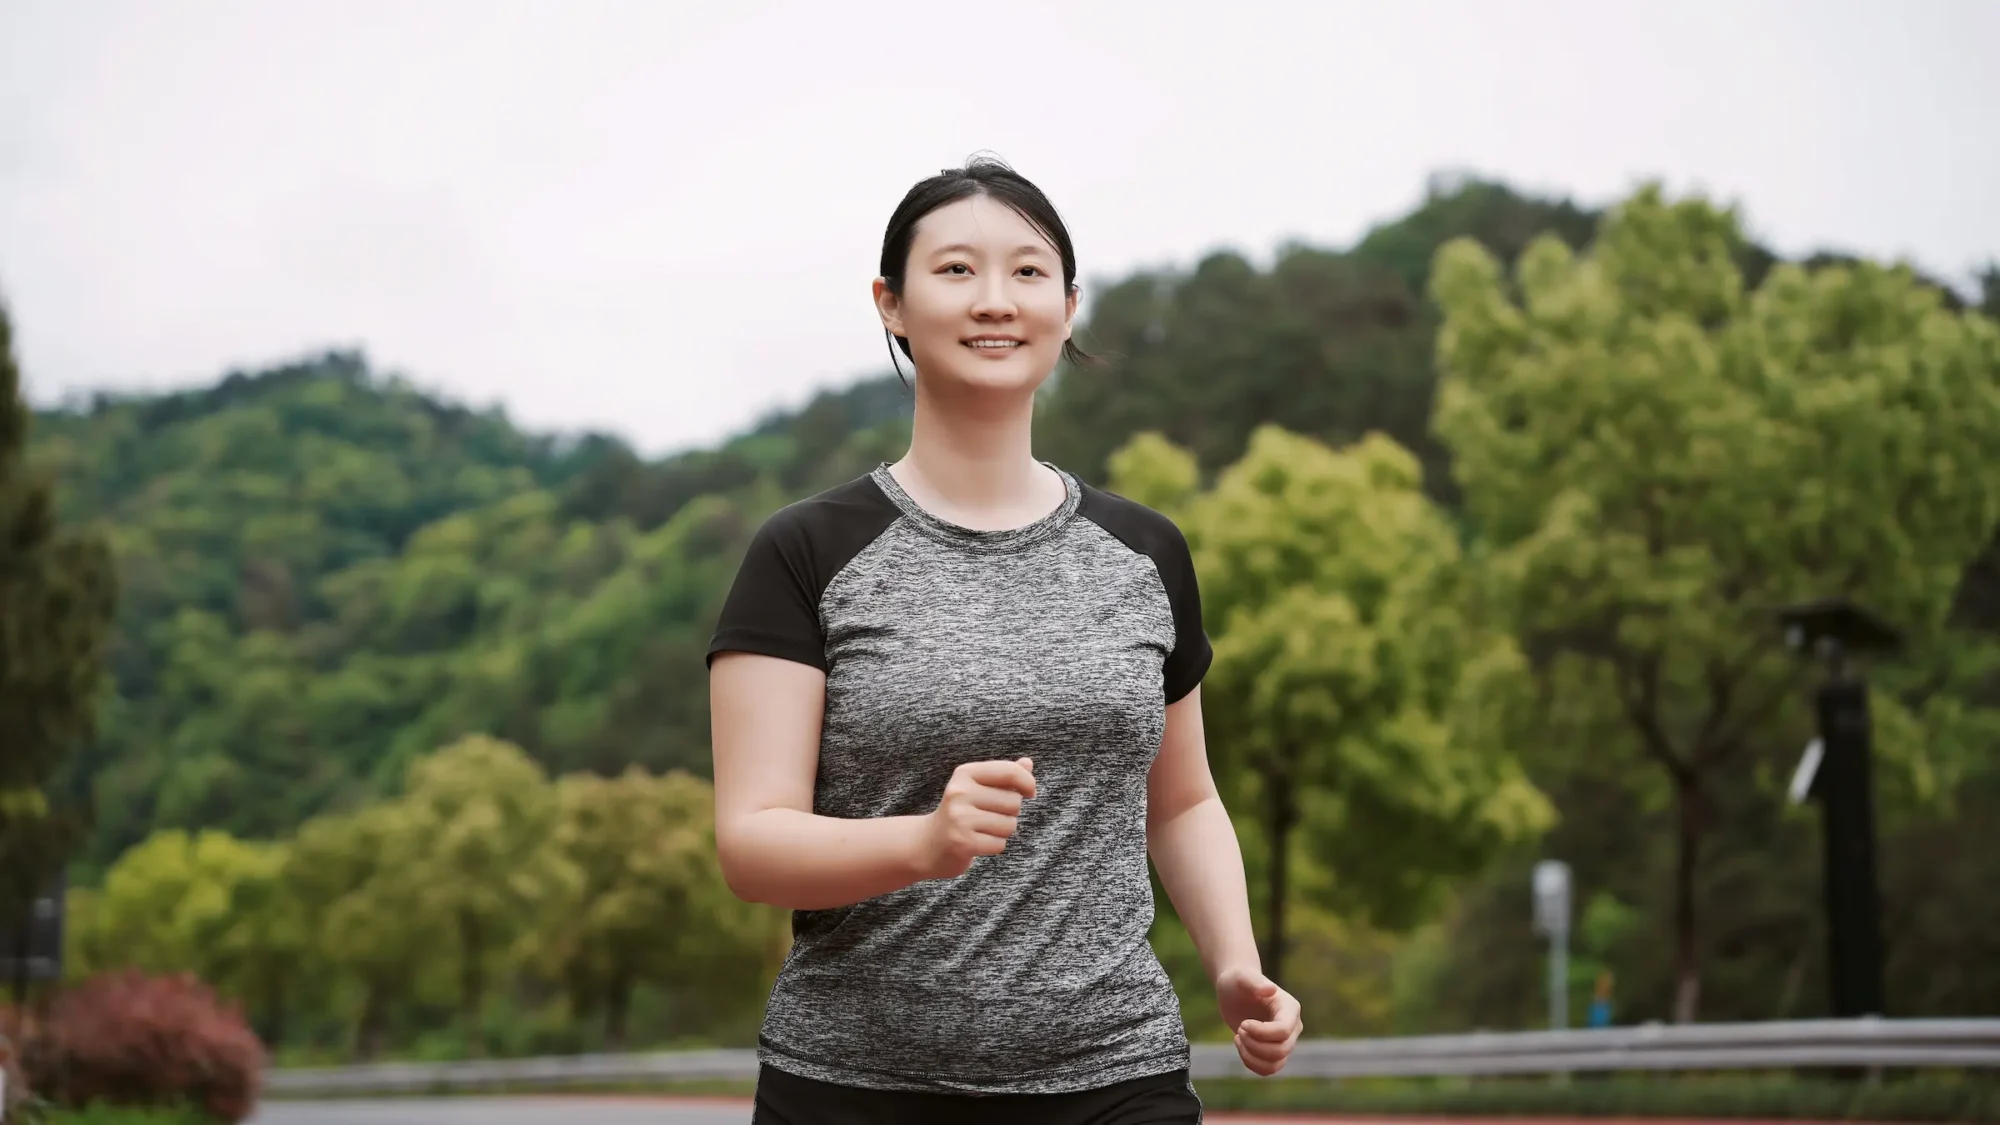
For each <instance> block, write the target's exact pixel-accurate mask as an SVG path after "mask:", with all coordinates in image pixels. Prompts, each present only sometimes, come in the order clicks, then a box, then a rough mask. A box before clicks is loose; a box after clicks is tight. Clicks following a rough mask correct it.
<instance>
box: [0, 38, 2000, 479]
mask: <svg viewBox="0 0 2000 1125" xmlns="http://www.w3.org/2000/svg"><path fill="white" fill-rule="evenodd" d="M0 7H4V9H5V15H6V18H5V20H4V30H0V291H3V292H4V294H5V296H6V299H7V301H8V304H9V305H10V307H11V309H12V312H13V316H14V321H15V329H16V346H17V349H18V351H19V354H20V358H21V360H22V363H23V366H24V370H25V374H26V377H27V385H28V391H29V395H30V397H31V398H32V399H34V400H35V401H36V402H38V403H49V402H53V401H56V400H57V399H59V398H61V397H62V396H63V395H65V394H66V393H68V392H71V391H73V390H75V389H78V388H90V387H122V388H131V387H164V386H172V385H185V384H190V383H204V382H209V381H212V380H214V379H215V378H217V377H218V376H220V375H221V374H222V373H223V372H224V371H226V370H228V369H229V368H230V367H232V366H244V367H257V366H261V365H264V364H268V363H273V362H278V361H282V360H285V359H288V358H291V357H294V356H297V355H299V354H301V353H303V352H307V351H312V350H318V349H320V348H323V347H326V346H330V345H333V346H360V347H363V348H365V349H366V351H367V352H368V354H369V356H370V357H371V359H372V360H373V361H374V362H375V363H376V365H377V366H379V367H382V368H385V369H395V370H400V371H403V372H405V373H407V374H409V375H410V376H411V377H412V378H413V379H415V380H416V381H417V382H418V383H419V384H421V385H424V386H427V387H430V388H433V389H436V390H439V391H442V392H444V393H446V394H448V395H450V396H452V397H454V398H457V399H459V400H460V401H463V402H467V403H469V404H472V405H478V406H483V405H486V404H489V403H492V402H495V401H498V402H500V403H503V404H504V405H505V406H506V408H507V409H508V411H509V413H510V414H511V415H512V416H513V417H514V418H515V419H517V420H518V421H520V422H522V423H523V424H526V425H528V426H531V427H534V428H537V429H564V430H569V429H576V428H584V427H589V428H602V429H609V430H612V431H614V432H617V433H620V434H623V435H624V436H626V437H627V438H628V439H629V440H631V441H632V442H634V443H635V444H636V445H637V446H639V447H640V448H641V449H642V450H644V451H646V452H648V453H658V452H662V451H665V450H668V449H672V448H677V447H682V446H686V445H690V444H696V443H705V442H708V441H711V440H713V439H715V438H717V437H720V436H721V435H723V434H724V433H725V432H727V431H730V430H732V429H735V428H737V427H739V426H742V425H744V424H746V423H748V422H749V421H751V420H752V419H753V418H754V417H756V416H757V415H759V414H761V413H763V412H764V411H765V410H766V409H769V408H771V407H774V406H778V405H784V404H790V403H794V402H798V401H801V400H802V399H803V398H804V397H805V396H806V395H808V394H809V393H810V392H811V390H812V389H814V388H816V387H821V386H828V385H833V384H838V383H843V382H846V381H849V380H851V379H853V378H855V377H857V376H860V375H866V374H873V373H875V372H878V371H882V370H886V356H887V353H886V351H885V349H884V346H883V342H882V335H881V332H880V328H879V325H878V323H877V322H876V320H875V318H874V314H873V311H872V309H871V308H870V305H869V297H868V282H869V280H870V279H871V278H872V277H873V275H874V270H875V264H876V259H877V255H878V253H879V249H880V240H881V237H882V227H883V224H884V223H885V222H886V220H887V218H888V215H889V211H890V209H891V208H892V207H893V206H894V205H895V203H896V201H897V199H898V198H899V197H900V196H901V194H902V193H903V191H904V190H905V189H907V188H908V186H909V185H910V184H911V183H912V182H914V181H915V180H917V179H920V178H922V177H923V176H925V175H928V174H930V173H932V172H934V171H936V170H937V169H939V168H941V167H944V166H946V165H950V164H956V163H958V162H960V161H962V160H963V159H964V158H965V157H966V156H967V155H969V154H971V153H973V152H975V151H980V150H990V151H994V152H997V153H999V154H1000V155H1001V156H1003V157H1005V158H1006V159H1008V160H1009V161H1010V162H1012V163H1013V164H1014V165H1015V166H1016V167H1017V168H1019V169H1020V170H1021V171H1023V172H1025V173H1026V174H1027V175H1029V176H1030V177H1032V178H1034V179H1035V180H1037V181H1038V182H1039V183H1040V184H1041V185H1042V186H1043V188H1044V189H1045V190H1047V191H1048V192H1049V194H1050V195H1051V196H1052V197H1053V198H1054V200H1055V202H1056V204H1057V206H1058V207H1059V208H1060V209H1061V210H1062V211H1063V213H1064V217H1065V218H1066V219H1067V220H1068V222H1069V224H1070V226H1071V229H1072V232H1073V234H1074V236H1075V240H1076V243H1077V247H1078V252H1079V255H1080V256H1081V258H1082V272H1083V280H1084V283H1085V286H1086V290H1085V294H1086V302H1087V300H1088V294H1089V286H1090V284H1091V282H1092V281H1093V280H1098V279H1109V278H1112V277H1116V276H1118V275H1119V274H1121V273H1123V272H1125V271H1128V270H1130V269H1133V268H1134V267H1137V266H1142V265H1153V264H1166V263H1180V264H1186V263H1190V262H1192V261H1193V260H1194V259H1195V258H1196V257H1197V256H1199V255H1200V254H1201V253H1202V252H1204V251H1205V250H1208V249H1211V248H1215V247H1220V246H1230V247H1235V248H1237V249H1240V250H1243V251H1245V252H1248V253H1250V254H1252V255H1254V256H1258V257H1262V256H1263V255H1265V254H1267V253H1268V252H1269V251H1270V250H1271V249H1272V248H1273V247H1274V246H1275V245H1276V244H1277V243H1279V242H1280V241H1282V240H1285V239H1288V238H1303V239H1307V240H1310V241H1314V242H1318V243H1322V244H1330V245H1343V244H1346V243H1349V242H1351V241H1352V240H1353V239H1354V238H1355V237H1357V236H1358V235H1359V234H1360V233H1361V232H1362V231H1364V230H1365V229H1366V228H1367V227H1368V226H1370V225H1371V224H1373V223H1376V222H1379V221H1382V220H1384V219H1387V218H1391V217H1394V216H1395V215H1396V214H1398V213H1400V212H1402V211H1403V210H1405V209H1407V208H1408V207H1409V206H1411V205H1412V204H1414V203H1415V202H1416V200H1417V198H1418V197H1419V195H1420V193H1421V191H1422V188H1423V182H1424V179H1425V177H1426V175H1428V174H1429V173H1430V172H1432V171H1434V170H1437V169H1441V168H1448V167H1462V168H1469V169H1472V170H1475V171H1479V172H1483V173H1487V174H1493V175H1498V176H1502V177H1505V178H1508V179H1510V180H1512V181H1514V182H1516V183H1517V184H1519V185H1521V186H1525V187H1530V188H1546V189H1554V190H1557V191H1561V192H1565V193H1572V194H1574V195H1576V196H1577V197H1578V198H1580V199H1582V200H1583V201H1585V202H1589V203H1601V202H1604V201H1607V200H1609V199H1611V198H1614V197H1615V196H1616V195H1618V194H1620V193H1622V192H1623V191H1625V190H1626V189H1628V188H1629V187H1630V186H1631V185H1632V184H1633V183H1634V182H1635V181H1636V180H1637V179H1639V178H1641V177H1646V176H1660V177H1664V178H1665V179H1666V180H1667V182H1668V183H1669V184H1670V185H1671V186H1673V187H1675V188H1677V189H1688V188H1701V189H1705V190H1707V191H1708V192H1710V193H1711V194H1714V195H1717V196H1719V197H1722V198H1726V199H1731V200H1734V201H1737V202H1739V203H1741V204H1742V205H1743V207H1744V208H1745V209H1746V212H1747V214H1748V217H1749V219H1750V221H1751V224H1752V226H1753V229H1754V231H1755V232H1756V233H1757V234H1759V235H1760V236H1761V237H1763V238H1765V239H1767V240H1768V241H1770V242H1772V243H1774V244H1775V245H1776V246H1777V247H1778V248H1780V249H1781V250H1783V251H1785V252H1788V253H1798V252H1802V251H1805V250H1808V249H1813V248H1818V247H1837V248H1842V249H1847V250H1853V251H1860V252H1864V253H1868V254H1873V255H1880V256H1885V257H1897V256H1901V257H1908V258H1910V259H1912V260H1914V261H1916V262H1917V263H1919V264H1920V265H1922V266H1924V267H1926V268H1928V269H1930V270H1932V271H1934V272H1937V273H1940V274H1943V275H1945V276H1947V277H1950V278H1952V279H1963V278H1965V277H1967V276H1968V274H1969V272H1970V270H1971V269H1972V268H1973V267H1975V266H1977V265H1978V264H1980V263H1982V262H1984V261H1987V260H1989V259H1992V258H1995V257H2000V206H1996V202H2000V66H1996V65H1995V63H1994V60H1995V59H1996V58H2000V0H1903V2H1901V3H1897V2H1893V0H1876V2H1872V3H1864V2H1859V0H1799V2H1796V3H1779V2H1755V0H1728V2H1699V3H1697V2H1691V0H1674V2H1671V3H1668V2H1641V0H1580V2H1575V3H1526V2H1510V3H1505V4H1495V3H1490V2H1488V0H1464V2H1459V3H1446V2H1413V0H1399V2H1397V3H1394V4H1384V3H1366V4H1362V3H1320V4H1309V3H1302V2H1300V0H1272V2H1268V3H1266V2H1252V0H1232V2H1230V3H1226V4H1214V3H1209V4H1200V5H1196V4H1175V3H1167V4H1161V3H1158V2H1157V0H1156V2H1153V3H1140V2H1124V0H1118V2H1090V0H1070V2H1066V3H1040V2H1036V0H1011V2H1007V3H995V4H979V5H960V4H945V3H937V2H935V0H922V2H917V3H890V2H884V0H869V2H867V3H837V2H836V3H827V2H821V3H807V2H786V3H761V4H759V3H742V2H738V3H730V4H723V3H713V4H699V5H697V4H691V3H675V2H669V3H664V4H662V3H640V2H637V0H631V2H615V3H614V2H608V0H605V2H597V0H591V2H584V0H565V2H562V3H557V2H556V0H548V2H544V3H526V2H518V0H517V2H514V3H508V4H495V3H492V2H491V0H485V2H476V0H430V2H423V0H399V2H384V0H280V2H271V0H261V2H256V0H243V2H234V3H231V2H223V0H171V2H161V0H150V2H148V0H0ZM1086 308H1087V306H1086Z"/></svg>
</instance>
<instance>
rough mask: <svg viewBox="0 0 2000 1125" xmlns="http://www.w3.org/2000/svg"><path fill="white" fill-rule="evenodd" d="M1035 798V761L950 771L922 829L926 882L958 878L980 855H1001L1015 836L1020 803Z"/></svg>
mask: <svg viewBox="0 0 2000 1125" xmlns="http://www.w3.org/2000/svg"><path fill="white" fill-rule="evenodd" d="M1034 795H1035V763H1034V760H1033V759H1031V758H1016V759H1014V760H1013V761H1011V762H1008V761H992V762H967V763H965V764H964V765H962V766H960V767H958V768H957V769H956V770H953V771H952V774H951V781H950V782H949V783H948V784H946V785H945V787H944V796H943V797H942V798H941V799H939V801H938V807H937V809H936V811H934V812H932V813H931V814H930V815H929V816H928V817H927V818H926V823H925V826H924V828H925V831H924V857H923V871H924V878H926V879H955V878H957V877H958V876H960V875H963V874H965V873H966V871H967V870H969V869H970V868H971V867H972V861H973V860H974V859H975V858H977V857H979V856H982V855H999V854H1000V853H1001V852H1002V851H1004V850H1006V847H1007V840H1008V839H1009V838H1010V837H1012V836H1013V835H1014V826H1015V822H1016V820H1017V819H1018V818H1019V817H1020V815H1021V803H1022V802H1023V801H1026V800H1027V799H1029V798H1030V797H1033V796H1034Z"/></svg>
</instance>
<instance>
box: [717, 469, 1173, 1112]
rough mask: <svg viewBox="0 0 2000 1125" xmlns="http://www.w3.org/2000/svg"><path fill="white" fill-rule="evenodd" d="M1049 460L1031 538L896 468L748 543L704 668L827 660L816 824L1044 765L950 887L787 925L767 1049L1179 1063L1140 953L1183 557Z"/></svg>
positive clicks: (1062, 1064) (892, 812)
mask: <svg viewBox="0 0 2000 1125" xmlns="http://www.w3.org/2000/svg"><path fill="white" fill-rule="evenodd" d="M1051 468H1054V466H1051ZM1056 471H1057V472H1058V473H1060V474H1061V476H1062V479H1063V482H1064V486H1065V488H1064V492H1065V498H1064V500H1063V503H1062V506H1061V507H1060V508H1058V509H1057V510H1055V511H1053V512H1050V513H1048V514H1047V515H1045V516H1043V517H1042V518H1040V519H1038V520H1036V521H1034V522H1033V523H1030V524H1027V525H1025V526H1022V527H1017V528H1010V529H1007V530H1002V531H982V530H974V529H970V528H965V527H960V526H957V525H955V524H952V523H949V522H947V521H945V520H942V519H939V518H938V517H937V516H935V515H933V514H931V513H929V512H927V511H925V510H924V509H922V508H920V507H918V506H917V504H916V503H915V502H914V501H912V500H911V499H910V497H909V496H908V495H907V494H906V493H904V491H903V490H902V488H901V487H899V486H898V485H897V483H896V480H895V478H894V477H892V476H891V475H890V474H889V471H888V467H887V466H886V465H884V466H880V467H878V468H876V469H875V470H874V471H873V472H871V473H870V474H868V475H867V476H863V477H860V478H857V479H855V480H853V481H850V482H848V483H847V484H843V485H840V486H838V487H835V488H833V489H830V490H828V491H826V492H823V493H821V494H819V495H817V496H813V497H811V498H809V499H806V500H801V501H798V502H796V503H794V504H792V505H790V506H788V507H786V508H783V509H782V510H780V511H778V512H777V513H775V514H774V515H772V516H771V517H770V519H769V520H767V521H766V522H765V523H764V524H763V526H762V527H760V528H759V529H758V531H757V533H756V535H755V536H754V537H753V538H752V540H751V544H750V547H749V550H748V552H747V554H746V555H745V557H744V559H743V562H742V565H741V569H740V570H739V571H738V573H737V576H736V580H735V585H734V586H733V588H732V589H731V590H730V592H729V596H728V599H727V601H726V602H725V604H724V606H723V609H722V614H721V619H720V621H719V623H718V625H717V628H716V631H715V636H714V639H713V640H712V641H711V642H710V644H709V658H710V660H713V658H714V656H715V654H716V653H719V652H723V651H726V650H736V651H743V652H757V653H765V654H768V655H771V656H776V657H781V658H783V659H786V660H794V661H798V662H799V663H802V664H810V665H812V666H813V667H815V668H820V669H822V670H824V671H825V672H826V711H825V719H824V722H823V726H822V730H821V735H820V753H819V770H818V777H817V779H816V781H815V783H814V786H813V811H814V812H815V813H817V814H819V815H822V816H836V817H882V816H902V815H922V814H925V813H929V812H931V811H933V810H934V809H936V808H937V804H938V801H939V800H940V799H941V798H942V797H943V795H944V787H945V784H946V783H947V782H949V781H950V780H951V775H952V771H953V770H955V769H957V768H958V767H959V766H960V765H963V764H964V763H966V762H973V761H982V760H989V759H1013V758H1019V757H1023V756H1025V757H1029V758H1033V759H1034V762H1035V769H1034V773H1035V781H1036V795H1035V796H1034V798H1033V799H1031V800H1029V801H1027V802H1025V803H1024V805H1023V806H1022V810H1021V815H1020V818H1019V820H1018V821H1017V824H1016V832H1015V835H1014V836H1013V837H1012V838H1010V839H1009V840H1008V842H1007V848H1006V850H1005V851H1004V852H1003V853H1001V854H1000V855H997V856H980V857H977V858H975V859H974V860H973V861H972V867H971V869H970V870H968V871H967V872H966V873H965V874H964V875H962V876H960V877H958V878H956V879H930V880H926V881H924V882H920V883H917V884H914V885H912V886H909V887H905V888H903V889H902V890H899V891H893V892H891V893H889V894H885V895H881V896H878V897H876V898H872V899H869V900H867V901H865V902H861V903H857V904H855V905H852V906H847V907H842V908H839V909H833V910H812V911H799V912H796V913H795V914H794V915H793V918H792V933H793V941H792V947H791V951H790V953H789V954H788V955H787V956H786V958H785V961H784V964H783V967H782V968H781V969H780V970H779V973H778V978H777V981H776V984H775V986H774V987H773V988H772V991H771V997H770V1002H769V1004H768V1006H767V1007H766V1009H765V1016H764V1022H763V1027H762V1029H761V1031H760V1033H759V1035H758V1044H759V1049H758V1057H759V1059H760V1061H761V1062H762V1063H763V1064H764V1065H768V1066H772V1067H776V1068H778V1069H780V1070H785V1071H789V1072H791V1073H793V1074H797V1075H800V1076H803V1077H806V1078H813V1079H818V1080H820V1081H822V1082H834V1083H839V1084H842V1085H848V1086H865V1087H873V1088H878V1089H901V1090H932V1091H947V1092H949V1091H956V1092H971V1093H1064V1092H1069V1091H1074V1090H1083V1089H1089V1088H1092V1087H1096V1086H1103V1085H1109V1084H1111V1083H1114V1082H1121V1081H1124V1080H1126V1079H1130V1078H1138V1077H1144V1076H1148V1075H1154V1074H1161V1073H1166V1072H1168V1071H1172V1070H1177V1069H1179V1068H1181V1067H1184V1066H1187V1065H1188V1063H1189V1050H1188V1042H1187V1033H1186V1029H1185V1026H1184V1024H1183V1022H1182V1018H1181V1010H1180V1004H1179V1001H1178V999H1177V998H1176V997H1175V995H1174V990H1173V986H1172V984H1171V983H1170V982H1169V981H1168V979H1167V974H1166V972H1165V970H1164V969H1162V967H1161V965H1160V962H1159V959H1158V958H1157V957H1156V956H1155V955H1154V953H1153V948H1152V946H1151V945H1150V944H1149V942H1148V941H1147V934H1148V931H1149V930H1150V928H1151V926H1152V922H1153V888H1152V882H1151V880H1150V878H1149V877H1148V871H1147V853H1146V779H1147V774H1148V771H1149V770H1150V768H1151V766H1152V763H1153V759H1154V757H1155V756H1156V755H1157V754H1158V752H1159V748H1160V739H1161V736H1162V735H1163V734H1164V732H1165V730H1166V707H1167V704H1169V703H1171V702H1173V701H1175V700H1178V699H1180V698H1181V697H1183V696H1185V695H1187V694H1188V693H1189V692H1191V691H1193V690H1194V688H1195V685H1196V684H1198V683H1199V682H1200V681H1201V677H1202V675H1203V674H1204V673H1205V672H1206V671H1207V670H1208V665H1209V661H1210V657H1211V651H1210V648H1209V641H1208V637H1207V636H1206V634H1204V633H1203V631H1202V625H1201V599H1200V595H1199V594H1198V592H1197V590H1196V587H1195V576H1194V566H1193V563H1192V560H1191V559H1190V558H1189V554H1188V546H1187V541H1186V540H1185V539H1184V538H1183V537H1182V535H1181V532H1180V529H1179V528H1177V527H1175V526H1174V524H1173V523H1172V521H1170V520H1168V519H1167V518H1166V517H1165V516H1163V515H1161V514H1160V513H1158V512H1155V511H1153V510H1152V509H1150V508H1147V507H1145V506H1143V505H1141V504H1138V503H1135V502H1133V501H1131V500H1128V499H1124V498H1122V497H1119V496H1115V495H1113V494H1111V493H1108V492H1104V491H1102V490H1099V489H1096V488H1093V487H1090V486H1088V485H1084V484H1081V483H1080V482H1078V481H1077V480H1076V478H1074V477H1073V476H1071V475H1070V474H1068V473H1065V472H1062V470H1060V469H1057V470H1056Z"/></svg>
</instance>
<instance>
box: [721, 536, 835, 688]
mask: <svg viewBox="0 0 2000 1125" xmlns="http://www.w3.org/2000/svg"><path fill="white" fill-rule="evenodd" d="M793 516H794V513H792V512H789V511H780V512H779V513H777V514H776V515H774V516H773V517H772V518H771V519H769V520H766V521H765V522H764V524H763V526H761V527H759V528H758V529H757V533H756V534H755V535H753V536H752V537H751V539H750V547H749V549H748V550H747V551H745V552H744V554H743V562H742V564H741V565H740V566H738V568H737V571H736V580H735V582H734V583H733V584H731V586H730V588H729V596H728V597H727V598H726V599H725V600H724V601H723V603H722V613H721V615H720V616H719V617H718V618H717V620H716V625H715V635H714V636H713V637H712V638H711V639H710V640H709V644H708V662H709V663H710V664H713V663H714V662H715V657H716V655H717V654H718V653H722V652H754V653H760V654H762V655H765V656H775V657H779V658H781V659H784V660H792V661H796V662H798V663H800V664H810V665H812V666H813V667H815V668H818V669H820V670H821V671H825V670H826V640H825V634H824V633H823V631H822V630H821V627H820V620H819V594H820V589H821V584H820V583H819V582H818V581H816V580H815V578H814V572H815V568H814V565H813V550H812V541H811V539H810V537H808V536H807V535H806V533H805V528H804V527H803V526H802V525H801V521H799V520H798V519H796V518H792V517H793Z"/></svg>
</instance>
